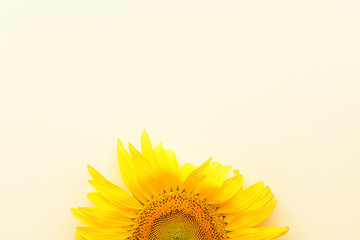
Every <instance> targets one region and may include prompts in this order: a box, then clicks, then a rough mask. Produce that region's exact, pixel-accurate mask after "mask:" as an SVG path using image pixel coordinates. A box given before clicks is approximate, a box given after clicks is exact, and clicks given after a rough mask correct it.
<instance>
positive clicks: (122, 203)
mask: <svg viewBox="0 0 360 240" xmlns="http://www.w3.org/2000/svg"><path fill="white" fill-rule="evenodd" d="M88 169H89V173H90V175H91V177H92V178H93V179H94V180H90V181H89V183H90V184H91V185H92V186H93V187H94V188H95V189H96V190H97V191H98V192H99V193H100V194H101V195H102V196H103V197H104V198H105V199H107V200H108V201H109V202H111V203H113V205H115V206H117V207H119V208H121V209H124V208H129V209H140V208H141V205H140V204H139V202H138V201H136V199H135V198H134V197H133V196H131V195H130V194H129V193H127V192H126V191H125V190H123V189H122V188H120V187H118V186H116V185H115V184H113V183H111V182H109V181H108V180H106V179H105V178H104V177H103V176H102V175H101V174H100V173H99V172H97V171H96V170H95V169H94V168H92V167H91V166H88Z"/></svg>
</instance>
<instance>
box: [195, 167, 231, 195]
mask: <svg viewBox="0 0 360 240" xmlns="http://www.w3.org/2000/svg"><path fill="white" fill-rule="evenodd" d="M231 168H232V167H231V166H223V165H222V164H220V163H218V162H212V163H210V164H209V165H208V166H207V167H205V169H204V171H203V172H202V175H203V181H201V183H199V184H200V189H199V193H200V196H202V197H204V198H208V199H209V198H211V197H212V196H214V195H215V194H216V192H217V191H218V190H219V189H220V188H221V187H222V186H223V184H224V181H225V179H226V178H227V176H228V175H229V172H230V170H231Z"/></svg>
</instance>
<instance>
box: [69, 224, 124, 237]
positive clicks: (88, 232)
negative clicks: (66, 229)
mask: <svg viewBox="0 0 360 240" xmlns="http://www.w3.org/2000/svg"><path fill="white" fill-rule="evenodd" d="M76 231H77V232H78V233H77V234H79V235H80V236H81V237H82V238H84V239H86V240H99V239H101V240H123V239H125V238H127V237H128V236H129V235H130V232H128V231H127V230H126V229H122V228H95V227H77V228H76Z"/></svg>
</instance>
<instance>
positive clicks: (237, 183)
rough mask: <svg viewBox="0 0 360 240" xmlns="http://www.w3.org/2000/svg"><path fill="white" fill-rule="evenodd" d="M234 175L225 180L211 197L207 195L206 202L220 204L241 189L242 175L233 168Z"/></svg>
mask: <svg viewBox="0 0 360 240" xmlns="http://www.w3.org/2000/svg"><path fill="white" fill-rule="evenodd" d="M234 173H235V176H234V177H231V178H229V179H227V180H225V182H224V184H223V185H222V187H221V188H220V189H219V190H218V191H216V192H215V193H214V194H213V195H212V196H211V197H208V200H207V203H208V204H214V205H221V204H222V203H224V202H226V201H228V200H229V199H231V198H232V197H234V196H235V195H236V194H237V193H239V192H240V191H242V184H243V177H242V176H241V175H240V174H239V171H238V170H236V169H235V170H234Z"/></svg>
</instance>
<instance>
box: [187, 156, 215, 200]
mask: <svg viewBox="0 0 360 240" xmlns="http://www.w3.org/2000/svg"><path fill="white" fill-rule="evenodd" d="M210 162H211V158H210V159H209V160H207V161H206V162H204V163H203V164H201V165H200V166H199V167H197V168H196V169H195V170H194V171H192V172H190V174H189V175H188V176H187V177H186V179H185V181H184V185H183V188H184V189H185V190H186V191H187V192H189V193H190V192H193V193H199V192H200V183H201V182H202V181H203V180H204V178H205V176H204V175H202V173H203V171H204V169H205V168H206V167H207V166H208V165H209V164H210Z"/></svg>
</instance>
